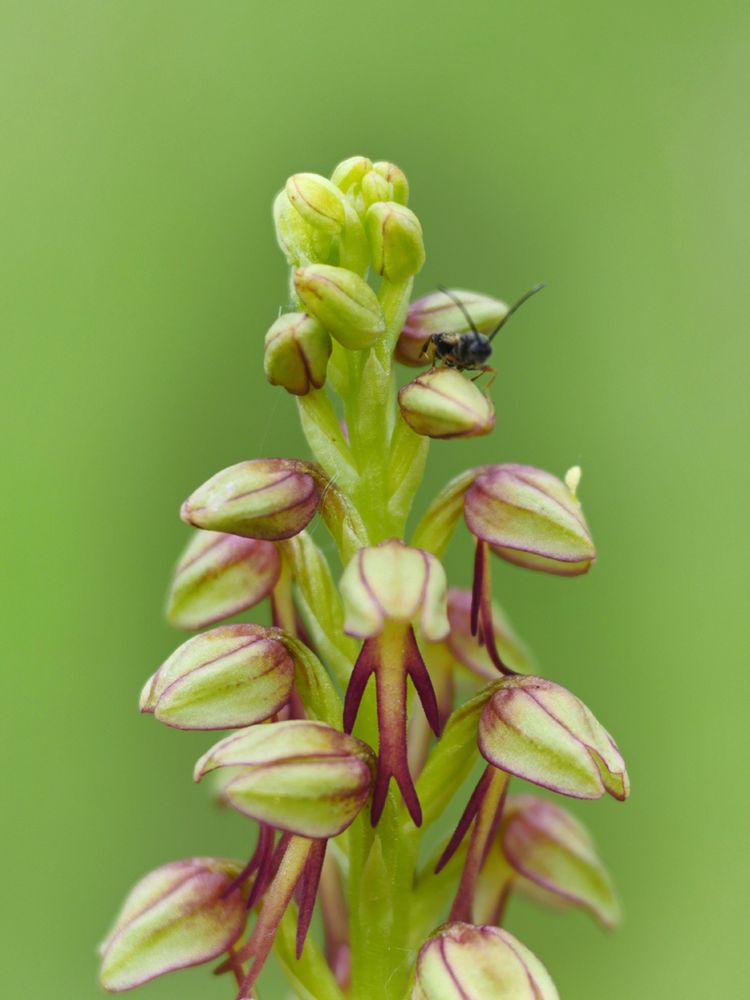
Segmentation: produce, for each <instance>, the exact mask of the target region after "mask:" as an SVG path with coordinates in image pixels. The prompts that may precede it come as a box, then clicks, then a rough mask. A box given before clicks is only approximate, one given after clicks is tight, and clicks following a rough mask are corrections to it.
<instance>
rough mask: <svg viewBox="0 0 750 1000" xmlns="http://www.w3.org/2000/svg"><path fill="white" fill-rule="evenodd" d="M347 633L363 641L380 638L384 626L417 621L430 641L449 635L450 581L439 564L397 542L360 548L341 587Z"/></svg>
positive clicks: (419, 550) (343, 578)
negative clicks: (392, 623) (447, 600)
mask: <svg viewBox="0 0 750 1000" xmlns="http://www.w3.org/2000/svg"><path fill="white" fill-rule="evenodd" d="M339 588H340V590H341V596H342V597H343V599H344V611H345V614H346V620H345V622H344V631H345V632H347V633H348V634H349V635H355V636H357V637H358V638H360V639H366V638H370V637H371V636H375V635H379V634H380V633H381V632H382V631H383V628H384V626H385V623H386V622H389V621H397V622H411V621H414V620H415V619H418V620H419V625H420V628H421V630H422V634H423V635H424V637H425V638H426V639H429V640H432V641H437V640H439V639H444V638H445V636H446V635H447V634H448V629H449V625H448V618H447V614H446V603H445V593H446V589H447V582H446V579H445V570H444V569H443V567H442V565H441V564H440V561H439V560H438V559H436V558H435V556H433V555H430V553H429V552H424V551H423V550H422V549H415V548H411V547H410V546H408V545H404V543H403V542H402V541H400V540H399V539H396V538H390V539H388V540H387V541H385V542H381V543H380V545H376V546H370V547H368V548H364V549H360V550H359V552H358V553H357V554H356V555H355V557H354V558H353V559H352V561H351V562H350V563H349V565H348V566H347V567H346V569H345V570H344V573H343V576H342V577H341V583H340V584H339Z"/></svg>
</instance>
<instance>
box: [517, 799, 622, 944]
mask: <svg viewBox="0 0 750 1000" xmlns="http://www.w3.org/2000/svg"><path fill="white" fill-rule="evenodd" d="M500 847H501V848H502V853H503V855H504V857H505V858H506V860H507V862H508V863H509V864H510V866H511V868H512V870H513V871H514V873H515V876H514V878H513V885H514V886H515V887H517V888H518V889H520V890H521V891H522V892H524V893H525V894H526V895H529V896H531V897H532V898H535V899H538V900H539V901H541V902H547V903H551V904H552V905H557V906H559V905H561V904H562V905H566V906H575V907H580V908H581V909H584V910H587V911H588V912H589V913H591V914H592V916H594V917H595V918H596V919H597V920H599V921H600V923H602V924H603V925H604V926H605V927H608V928H612V927H615V926H616V925H617V923H618V921H619V916H620V907H619V904H618V901H617V897H616V895H615V891H614V888H613V886H612V881H611V879H610V877H609V875H608V873H607V870H606V868H605V867H604V865H603V863H602V861H601V859H600V857H599V855H598V853H597V851H596V847H595V845H594V843H593V841H592V840H591V837H590V836H589V833H588V831H587V830H586V828H585V827H584V826H583V825H582V824H581V823H579V821H578V820H577V819H575V817H574V816H572V815H571V814H570V812H568V810H567V809H563V808H562V806H559V805H557V803H556V802H551V801H550V800H549V799H541V798H538V797H537V796H535V795H517V796H514V797H512V798H510V799H509V801H508V804H507V807H506V810H505V817H504V821H503V826H502V829H501V835H500Z"/></svg>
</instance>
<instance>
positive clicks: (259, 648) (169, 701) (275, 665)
mask: <svg viewBox="0 0 750 1000" xmlns="http://www.w3.org/2000/svg"><path fill="white" fill-rule="evenodd" d="M293 683H294V660H293V659H292V657H291V656H290V655H289V653H288V652H287V650H286V647H285V646H284V645H283V644H282V643H281V642H279V640H278V639H277V638H276V637H275V633H274V632H271V631H269V630H268V629H265V628H262V627H261V626H260V625H244V624H238V625H222V626H220V627H219V628H215V629H212V630H211V631H210V632H204V633H203V634H202V635H196V636H194V637H193V638H192V639H188V641H187V642H185V643H183V644H182V645H181V646H180V647H179V649H177V650H176V651H175V652H174V653H172V655H171V656H170V657H169V659H168V660H166V661H165V662H164V663H163V664H162V665H161V666H160V667H159V669H158V670H157V671H156V673H155V674H154V675H153V677H151V678H150V680H149V681H148V682H147V683H146V685H145V687H144V688H143V691H142V693H141V702H140V708H141V711H142V712H150V713H153V715H154V716H155V718H157V719H158V720H159V722H164V723H166V725H168V726H173V727H174V728H175V729H237V728H238V727H239V726H250V725H252V724H253V723H255V722H262V721H263V720H264V719H268V718H270V717H271V716H272V715H273V714H274V713H275V712H278V710H279V709H280V708H281V707H282V706H283V705H285V704H286V703H287V701H288V700H289V695H290V694H291V691H292V685H293Z"/></svg>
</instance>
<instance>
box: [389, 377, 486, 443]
mask: <svg viewBox="0 0 750 1000" xmlns="http://www.w3.org/2000/svg"><path fill="white" fill-rule="evenodd" d="M398 405H399V406H400V408H401V416H402V417H403V418H404V420H405V421H406V422H407V424H408V425H409V426H410V427H411V429H412V430H413V431H416V433H417V434H424V435H425V436H426V437H431V438H470V437H479V436H481V435H482V434H489V432H490V431H491V430H492V428H493V427H494V426H495V407H494V406H493V404H492V400H491V399H490V398H489V396H485V394H484V393H483V392H482V391H481V390H480V389H478V388H477V387H476V385H475V384H474V382H471V381H470V380H469V379H467V378H464V376H463V375H461V374H460V372H458V371H456V369H455V368H431V369H430V370H429V371H428V372H424V373H423V374H422V375H418V376H417V378H415V379H414V381H413V382H407V384H406V385H405V386H403V387H402V388H401V389H400V390H399V394H398Z"/></svg>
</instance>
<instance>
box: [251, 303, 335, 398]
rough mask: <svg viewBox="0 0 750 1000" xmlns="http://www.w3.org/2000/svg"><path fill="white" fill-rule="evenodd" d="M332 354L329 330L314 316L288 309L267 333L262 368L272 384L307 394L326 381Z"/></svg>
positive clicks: (296, 392) (295, 394)
mask: <svg viewBox="0 0 750 1000" xmlns="http://www.w3.org/2000/svg"><path fill="white" fill-rule="evenodd" d="M330 356H331V337H330V334H329V333H328V331H327V330H325V329H324V328H323V327H322V326H321V324H320V323H319V322H318V321H317V320H316V319H315V318H314V317H313V316H308V315H307V313H286V314H285V315H284V316H280V317H279V318H278V319H277V320H276V322H275V323H274V324H273V326H272V327H271V329H270V330H269V331H268V333H267V334H266V351H265V354H264V357H263V368H264V371H265V373H266V378H267V379H268V381H269V382H270V383H271V385H280V386H282V387H283V388H284V389H286V391H287V392H290V393H292V395H294V396H306V395H307V393H308V392H310V390H311V389H320V388H321V387H322V386H323V385H324V384H325V380H326V372H327V370H328V359H329V358H330Z"/></svg>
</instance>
